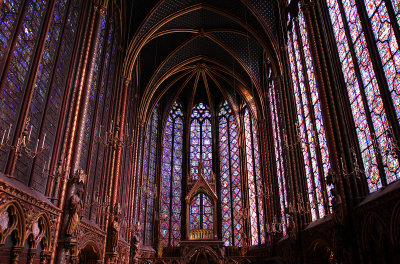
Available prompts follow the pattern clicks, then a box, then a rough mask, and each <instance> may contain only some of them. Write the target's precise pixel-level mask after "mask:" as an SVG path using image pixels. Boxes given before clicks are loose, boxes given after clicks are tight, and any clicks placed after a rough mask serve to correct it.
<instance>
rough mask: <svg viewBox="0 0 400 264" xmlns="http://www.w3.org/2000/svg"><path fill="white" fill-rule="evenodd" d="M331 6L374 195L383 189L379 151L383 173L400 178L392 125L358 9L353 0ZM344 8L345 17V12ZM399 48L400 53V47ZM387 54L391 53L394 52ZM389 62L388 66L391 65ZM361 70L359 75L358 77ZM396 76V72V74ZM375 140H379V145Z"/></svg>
mask: <svg viewBox="0 0 400 264" xmlns="http://www.w3.org/2000/svg"><path fill="white" fill-rule="evenodd" d="M327 3H328V10H329V14H330V18H331V22H332V26H333V32H334V35H335V39H336V44H337V48H338V51H339V58H340V60H341V65H342V71H343V76H344V79H345V82H346V86H347V93H348V97H349V100H350V105H351V110H352V113H353V117H354V123H355V126H356V132H357V137H358V141H359V146H360V151H361V156H362V163H363V165H364V170H365V175H366V179H367V183H368V188H369V191H370V192H374V191H376V190H378V189H380V188H381V187H382V181H381V178H380V173H379V169H378V159H377V153H376V152H377V151H379V152H380V154H381V157H382V163H383V167H384V168H385V169H384V170H385V172H381V173H385V174H386V177H387V180H388V182H389V183H390V182H392V181H394V180H396V179H398V178H399V162H398V159H396V158H395V155H393V153H392V152H391V151H387V150H390V149H391V148H390V140H389V139H388V137H387V131H389V124H388V120H387V116H386V112H385V109H384V105H383V101H382V97H381V94H380V89H379V86H378V82H377V80H376V75H375V72H374V69H373V66H372V61H371V57H370V53H369V50H368V47H367V44H366V40H365V36H364V32H363V28H362V25H361V22H360V17H359V15H358V10H357V7H356V5H355V3H354V2H353V1H349V0H348V1H343V4H342V3H340V2H337V1H331V0H330V1H327ZM371 4H372V2H371ZM341 5H342V8H344V10H345V14H343V13H342V12H341ZM375 18H377V16H376V17H375ZM346 21H347V23H346ZM347 24H348V27H347ZM346 29H348V31H349V33H350V36H348V35H346V34H345V32H346V31H345V30H346ZM387 29H388V28H387V27H386V32H387V34H388V35H390V34H389V33H390V30H389V31H387ZM382 40H383V39H382ZM378 45H381V46H383V45H385V42H384V41H383V42H382V43H380V44H378ZM351 49H354V53H355V55H356V58H354V57H353V56H352V53H351ZM396 49H397V50H398V48H396ZM387 52H391V50H389V51H387ZM392 58H395V56H392ZM389 61H390V60H388V61H387V63H389V64H390V62H389ZM384 70H385V68H384ZM358 71H359V75H358V76H357V72H358ZM385 71H386V70H385ZM397 72H398V70H397ZM393 74H394V75H396V70H394V71H393ZM359 76H360V77H359ZM389 80H390V79H389ZM393 82H396V81H393ZM397 88H398V87H397ZM397 88H394V87H393V86H392V87H391V89H397ZM393 91H394V90H392V98H393ZM374 138H375V140H376V144H375V146H374Z"/></svg>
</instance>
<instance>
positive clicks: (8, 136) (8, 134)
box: [7, 124, 12, 140]
mask: <svg viewBox="0 0 400 264" xmlns="http://www.w3.org/2000/svg"><path fill="white" fill-rule="evenodd" d="M11 128H12V124H10V128H9V129H8V133H7V140H9V139H10V132H11Z"/></svg>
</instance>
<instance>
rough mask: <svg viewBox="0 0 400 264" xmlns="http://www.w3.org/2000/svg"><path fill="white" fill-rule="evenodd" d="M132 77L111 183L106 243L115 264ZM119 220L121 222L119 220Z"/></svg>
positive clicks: (108, 259)
mask: <svg viewBox="0 0 400 264" xmlns="http://www.w3.org/2000/svg"><path fill="white" fill-rule="evenodd" d="M130 82H131V80H130V79H125V82H124V84H123V85H124V87H123V91H122V94H121V96H122V98H121V99H122V106H121V110H120V112H119V116H120V118H119V129H117V130H116V131H117V133H118V132H119V134H118V135H117V136H118V141H117V146H116V147H117V148H116V157H115V161H114V164H113V167H114V168H115V169H114V177H113V179H112V185H111V204H110V205H111V206H110V209H111V210H110V216H109V219H110V222H109V226H108V230H107V244H106V263H110V264H113V263H115V260H116V258H115V256H116V254H117V253H116V252H115V250H116V245H117V244H118V240H119V230H118V229H117V228H116V227H117V225H121V221H122V219H121V216H120V212H118V208H119V205H117V203H118V200H119V190H120V179H119V178H120V172H121V159H122V148H123V145H122V143H123V140H124V133H125V122H126V120H125V119H126V108H127V100H128V90H129V87H130ZM118 221H119V222H118Z"/></svg>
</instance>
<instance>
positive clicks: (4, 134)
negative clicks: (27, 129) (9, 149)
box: [1, 130, 6, 145]
mask: <svg viewBox="0 0 400 264" xmlns="http://www.w3.org/2000/svg"><path fill="white" fill-rule="evenodd" d="M5 136H6V131H5V130H4V133H3V137H2V139H1V145H3V143H4V137H5Z"/></svg>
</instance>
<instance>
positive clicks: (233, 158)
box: [218, 101, 243, 246]
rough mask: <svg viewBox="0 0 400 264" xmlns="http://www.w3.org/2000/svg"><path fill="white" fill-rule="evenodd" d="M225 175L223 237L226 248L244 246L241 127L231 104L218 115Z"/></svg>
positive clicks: (222, 165)
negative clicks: (240, 149)
mask: <svg viewBox="0 0 400 264" xmlns="http://www.w3.org/2000/svg"><path fill="white" fill-rule="evenodd" d="M218 118H219V153H220V174H221V179H220V180H221V207H222V237H223V241H224V243H225V246H242V245H243V243H242V239H243V235H242V234H243V214H242V211H243V205H242V189H241V177H240V160H239V142H238V127H237V125H236V122H235V116H234V115H233V113H232V110H231V108H230V107H229V105H228V102H226V101H225V102H224V103H223V104H222V105H221V107H220V109H219V112H218Z"/></svg>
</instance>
